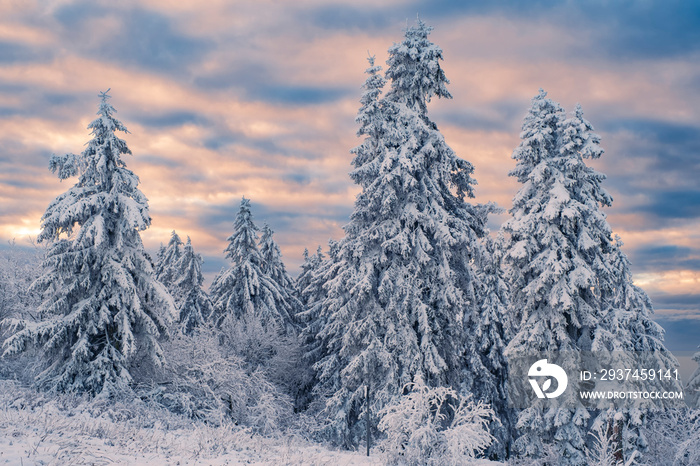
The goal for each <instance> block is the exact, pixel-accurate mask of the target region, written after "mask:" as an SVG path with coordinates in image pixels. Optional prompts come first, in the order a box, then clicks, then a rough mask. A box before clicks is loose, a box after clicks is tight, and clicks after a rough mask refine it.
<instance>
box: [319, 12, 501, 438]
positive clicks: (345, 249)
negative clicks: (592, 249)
mask: <svg viewBox="0 0 700 466" xmlns="http://www.w3.org/2000/svg"><path fill="white" fill-rule="evenodd" d="M430 30H431V28H429V27H427V26H426V25H425V24H423V23H422V22H420V21H419V22H418V24H417V25H416V26H413V27H411V28H408V29H407V30H406V35H405V39H404V41H403V42H402V43H401V44H397V45H395V46H393V47H392V48H391V49H389V53H390V58H389V60H388V62H387V63H388V64H389V69H388V70H387V73H386V75H387V77H389V78H391V80H392V83H391V90H390V91H389V93H388V94H387V97H386V98H385V99H380V98H379V92H378V90H379V87H378V86H379V83H380V82H381V81H380V80H379V79H377V73H378V68H377V67H375V66H374V63H373V61H372V60H371V59H370V68H369V69H368V70H367V73H368V74H369V77H368V79H367V81H366V83H365V86H364V88H365V94H364V95H363V97H362V100H361V103H362V106H361V108H360V111H359V115H358V119H357V120H358V122H359V123H360V125H361V126H360V129H359V131H358V134H359V135H360V136H365V140H364V141H363V142H362V144H361V145H360V146H358V147H357V148H356V149H354V151H353V152H354V153H355V158H354V160H353V165H354V170H353V171H352V172H351V174H350V176H351V177H352V179H353V181H355V183H357V184H358V185H360V186H361V187H362V192H361V193H360V194H359V195H358V196H357V199H356V202H355V210H354V212H353V214H352V216H351V219H350V223H349V224H348V225H347V226H345V237H344V238H343V239H342V240H341V241H340V243H339V246H338V252H337V255H336V257H334V258H333V260H334V261H335V267H336V270H335V274H334V276H333V278H331V279H330V280H329V281H328V282H327V283H326V284H325V285H324V287H325V289H326V296H325V299H324V301H323V303H322V306H321V310H320V313H319V319H320V321H321V322H323V328H322V329H321V330H320V331H319V333H318V340H319V341H320V345H321V349H320V353H321V359H320V360H319V362H318V363H317V364H316V365H315V367H316V370H317V377H318V384H317V386H316V388H315V389H316V393H317V395H319V396H320V397H322V398H324V399H325V400H326V402H325V409H324V414H325V415H326V416H327V417H328V418H329V419H330V423H329V425H328V433H329V435H330V436H331V437H332V438H333V439H334V440H335V441H336V442H339V443H342V444H344V445H346V446H352V445H356V444H357V443H358V441H359V439H360V438H361V436H362V435H364V434H363V432H364V428H365V426H364V413H365V410H366V409H367V408H368V407H367V406H366V403H365V401H364V400H365V396H364V387H365V386H369V391H370V398H371V404H372V408H371V409H372V412H377V411H378V410H379V409H381V408H383V407H384V406H386V405H387V404H388V403H391V402H392V401H396V399H397V397H399V396H400V395H401V394H402V392H403V390H404V387H405V386H406V384H408V383H411V382H422V383H425V384H428V385H431V386H439V385H447V386H450V385H452V386H454V387H458V386H459V385H460V381H461V380H462V379H463V375H464V374H463V371H464V361H463V353H464V347H465V339H466V335H465V317H466V316H467V315H468V314H470V313H471V312H473V311H474V309H475V306H476V299H475V296H474V291H475V286H474V276H475V274H474V270H473V268H472V265H471V262H472V261H473V260H474V259H476V257H475V256H476V253H477V252H478V249H479V246H478V243H479V238H480V237H482V236H483V235H485V222H486V215H487V210H488V209H484V208H482V207H477V206H473V205H471V204H469V203H468V202H465V199H464V198H465V196H472V185H473V184H474V180H473V179H472V178H471V176H470V175H471V173H472V171H473V168H472V166H471V164H470V163H469V162H467V161H465V160H462V159H459V158H457V156H456V155H455V154H454V152H453V151H452V150H451V149H450V148H449V147H448V146H447V144H446V143H445V141H444V138H443V137H442V135H441V134H440V133H439V131H438V130H437V127H436V125H435V124H434V123H433V122H431V121H430V120H429V119H428V116H427V114H426V108H427V107H426V105H425V103H426V102H427V101H429V100H430V98H431V97H432V96H434V95H437V96H438V97H449V93H447V91H446V88H445V84H447V80H446V79H445V77H444V73H443V72H442V70H441V68H440V64H439V60H440V59H441V58H442V52H441V50H440V49H439V47H437V46H436V45H434V44H432V43H431V42H430V41H429V40H427V36H428V34H429V33H430Z"/></svg>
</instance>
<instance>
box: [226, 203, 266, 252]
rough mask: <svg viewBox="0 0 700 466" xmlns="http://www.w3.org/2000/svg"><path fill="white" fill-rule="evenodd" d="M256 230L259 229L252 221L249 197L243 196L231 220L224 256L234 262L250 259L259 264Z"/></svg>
mask: <svg viewBox="0 0 700 466" xmlns="http://www.w3.org/2000/svg"><path fill="white" fill-rule="evenodd" d="M258 231H260V229H259V228H258V227H257V226H256V225H255V223H253V214H252V212H251V211H250V199H246V198H245V197H243V198H242V199H241V205H240V208H239V210H238V214H237V215H236V220H235V221H234V222H233V234H231V236H229V237H228V238H227V241H228V242H229V245H228V246H227V247H226V249H224V252H225V253H226V258H228V259H231V260H232V261H233V263H234V264H241V263H243V262H246V261H251V262H254V263H255V264H257V265H260V264H261V263H262V258H261V257H260V251H259V250H258V244H257V243H258V235H257V232H258Z"/></svg>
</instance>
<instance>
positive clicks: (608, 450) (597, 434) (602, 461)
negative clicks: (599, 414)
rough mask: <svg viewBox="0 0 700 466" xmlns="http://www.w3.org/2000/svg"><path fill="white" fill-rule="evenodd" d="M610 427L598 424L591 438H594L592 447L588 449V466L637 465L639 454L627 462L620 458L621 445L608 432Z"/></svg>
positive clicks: (591, 433) (633, 455)
mask: <svg viewBox="0 0 700 466" xmlns="http://www.w3.org/2000/svg"><path fill="white" fill-rule="evenodd" d="M608 429H609V425H608V424H607V423H605V422H598V423H596V425H595V427H594V428H593V430H592V431H591V432H589V434H588V435H589V436H591V437H592V438H593V441H592V442H591V445H590V446H588V447H586V449H585V454H586V464H587V465H588V466H623V465H624V466H631V465H633V464H637V463H636V460H637V459H638V457H639V454H638V452H636V451H635V452H633V453H632V454H631V455H630V457H629V458H626V459H625V461H623V460H620V459H619V458H618V456H617V455H618V454H619V453H621V451H620V450H621V448H622V447H621V445H618V442H616V441H615V440H614V438H613V437H614V435H613V434H612V433H610V432H608Z"/></svg>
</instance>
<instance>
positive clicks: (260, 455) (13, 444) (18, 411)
mask: <svg viewBox="0 0 700 466" xmlns="http://www.w3.org/2000/svg"><path fill="white" fill-rule="evenodd" d="M3 464H8V465H13V466H14V465H73V464H75V465H79V464H94V465H103V464H105V465H106V464H130V465H226V464H279V465H297V464H298V465H301V464H310V465H311V464H313V465H335V464H339V465H369V464H381V458H380V457H379V456H378V455H373V456H370V457H369V458H368V457H366V456H364V455H363V454H361V452H347V451H333V450H330V449H328V448H324V447H322V446H319V445H316V444H313V443H311V442H309V441H307V440H305V439H303V438H299V437H297V436H292V435H290V436H287V437H281V438H266V437H263V436H260V435H257V434H253V433H251V432H250V431H249V430H248V429H242V428H239V427H236V426H228V427H208V426H206V425H203V424H201V423H194V422H191V421H187V420H185V419H183V418H181V417H179V416H174V415H170V414H168V413H164V412H162V411H160V410H157V409H155V408H153V409H149V408H146V407H137V408H134V407H133V406H132V407H129V406H126V405H124V404H122V403H118V404H116V405H113V406H112V407H110V406H109V405H107V404H106V403H102V404H101V405H100V404H99V403H97V404H96V405H94V406H92V405H91V404H89V403H87V402H86V401H85V400H80V399H70V398H66V397H61V398H56V399H50V398H48V397H44V396H43V395H40V394H36V393H34V392H32V391H31V390H25V389H22V388H20V387H19V386H18V385H16V384H14V383H11V382H0V465H3Z"/></svg>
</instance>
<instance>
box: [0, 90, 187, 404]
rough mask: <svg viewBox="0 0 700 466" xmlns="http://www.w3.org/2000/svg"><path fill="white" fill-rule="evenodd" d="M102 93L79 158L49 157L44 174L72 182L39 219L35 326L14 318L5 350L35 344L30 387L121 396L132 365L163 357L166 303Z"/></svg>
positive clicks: (141, 200) (134, 182) (142, 200)
mask: <svg viewBox="0 0 700 466" xmlns="http://www.w3.org/2000/svg"><path fill="white" fill-rule="evenodd" d="M109 97H110V96H109V95H108V94H107V93H106V92H104V93H101V94H100V99H101V100H100V106H99V110H98V112H97V115H98V117H97V118H96V119H95V120H94V121H92V122H91V123H90V124H89V125H88V128H89V129H90V130H91V134H92V136H93V138H92V139H91V140H90V141H89V142H88V144H87V148H86V149H85V150H84V151H83V152H82V153H81V154H80V155H79V156H76V155H73V154H67V155H64V156H62V157H55V156H54V157H53V158H52V159H51V162H50V164H49V168H50V169H51V171H53V172H55V173H57V174H58V177H59V178H60V179H61V180H64V179H67V178H70V177H73V176H76V175H77V176H78V182H77V183H76V184H75V186H73V187H72V188H70V189H69V190H68V191H66V192H65V193H63V194H61V195H60V196H58V197H57V198H56V199H55V200H54V201H53V202H51V204H50V205H49V207H48V208H47V210H46V213H45V214H44V216H43V217H42V225H41V226H42V231H41V233H40V235H39V238H38V240H39V241H40V242H44V241H46V242H48V243H49V246H48V250H47V253H46V257H45V260H44V268H45V273H44V274H43V275H42V276H41V277H40V278H39V279H38V280H37V281H36V282H35V283H34V285H33V286H34V288H35V289H36V290H38V291H40V292H42V293H43V296H44V297H45V299H44V301H43V303H42V305H41V306H40V308H39V314H40V316H41V321H40V322H14V327H15V328H16V329H19V331H18V332H17V333H15V334H14V335H13V336H12V337H11V338H9V339H8V340H7V341H6V342H5V345H4V346H5V352H4V353H5V354H13V353H18V352H20V351H23V350H24V349H25V348H26V347H27V346H28V345H30V344H39V345H41V346H42V347H43V349H44V351H45V356H46V358H47V366H46V368H45V370H44V371H43V372H41V373H40V374H39V375H38V377H37V382H38V383H39V384H40V385H41V386H43V387H46V388H48V389H50V390H52V391H59V392H87V393H90V394H93V395H100V396H111V395H115V394H118V393H120V392H123V391H124V390H128V388H129V384H130V382H131V380H132V377H131V374H130V368H131V367H132V364H134V363H135V362H137V361H138V362H141V361H143V360H144V359H150V360H151V361H152V362H154V363H155V364H159V363H160V362H161V360H162V354H161V349H160V346H159V344H158V337H159V335H160V334H161V332H163V331H164V329H165V324H166V323H167V321H168V320H169V319H170V318H171V315H170V314H171V313H172V312H174V311H173V309H172V308H173V306H172V300H171V299H170V297H169V295H168V293H167V291H166V290H165V288H164V287H163V286H162V285H161V284H160V283H159V282H158V281H157V280H156V279H155V277H154V276H153V270H152V267H151V263H150V259H149V257H148V255H147V254H146V253H145V251H144V248H143V244H142V243H141V237H140V234H139V232H140V231H143V230H145V229H146V228H148V226H149V225H150V223H151V218H150V216H149V213H148V201H147V199H146V197H145V196H144V195H143V193H141V191H140V190H139V189H138V183H139V179H138V177H137V176H136V175H135V174H134V173H133V172H131V171H130V170H128V169H127V168H126V164H125V162H124V160H123V159H122V156H124V155H126V154H131V151H130V150H129V148H128V147H127V144H126V142H125V141H124V140H122V139H120V138H119V137H117V136H116V134H115V132H116V131H122V132H124V133H126V132H127V130H126V127H125V126H124V125H123V124H122V123H121V122H120V121H119V120H117V119H116V118H115V116H114V113H115V110H114V108H113V107H112V105H110V104H109V102H108V99H109Z"/></svg>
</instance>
